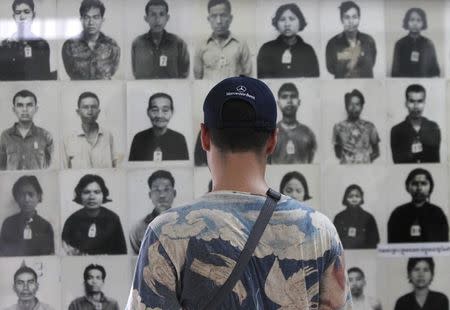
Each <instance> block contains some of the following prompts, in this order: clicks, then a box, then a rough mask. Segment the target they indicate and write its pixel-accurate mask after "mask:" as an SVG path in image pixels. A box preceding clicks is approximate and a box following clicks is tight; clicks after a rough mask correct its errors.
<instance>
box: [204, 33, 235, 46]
mask: <svg viewBox="0 0 450 310" xmlns="http://www.w3.org/2000/svg"><path fill="white" fill-rule="evenodd" d="M232 40H234V41H236V42H239V40H238V39H237V38H236V37H235V36H234V35H233V34H232V33H231V31H230V32H229V34H228V38H227V39H226V40H225V41H224V43H223V46H225V45H228V43H230V41H232ZM211 41H213V42H216V41H215V40H214V38H213V35H212V34H211V35H210V36H209V38H208V39H207V40H206V43H209V42H211Z"/></svg>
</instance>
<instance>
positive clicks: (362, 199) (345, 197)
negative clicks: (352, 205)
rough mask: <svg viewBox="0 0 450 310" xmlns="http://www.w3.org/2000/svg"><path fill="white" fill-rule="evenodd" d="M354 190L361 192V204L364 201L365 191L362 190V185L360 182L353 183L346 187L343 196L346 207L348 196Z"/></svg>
mask: <svg viewBox="0 0 450 310" xmlns="http://www.w3.org/2000/svg"><path fill="white" fill-rule="evenodd" d="M353 190H357V191H359V193H360V194H361V204H363V203H364V191H363V190H362V188H361V186H359V185H358V184H351V185H349V186H347V188H346V189H345V192H344V196H343V197H342V204H343V205H344V206H346V207H348V203H347V196H348V194H350V192H351V191H353Z"/></svg>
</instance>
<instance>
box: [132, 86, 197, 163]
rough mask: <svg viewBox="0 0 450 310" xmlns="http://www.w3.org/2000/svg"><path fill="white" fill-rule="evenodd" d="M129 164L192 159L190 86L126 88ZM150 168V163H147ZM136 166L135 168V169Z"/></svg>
mask: <svg viewBox="0 0 450 310" xmlns="http://www.w3.org/2000/svg"><path fill="white" fill-rule="evenodd" d="M127 138H128V141H127V144H128V149H129V156H128V162H129V165H130V164H131V163H134V164H138V163H142V162H150V161H151V162H153V165H161V163H164V162H169V161H170V164H171V165H172V164H173V162H174V161H184V163H181V164H183V165H186V161H188V160H189V159H191V158H192V156H191V155H190V154H191V152H192V151H191V149H192V148H191V146H190V145H188V143H187V141H192V112H191V89H190V87H189V84H188V82H182V81H171V82H170V83H167V82H162V81H155V82H152V83H151V84H150V85H149V84H148V82H130V83H128V84H127ZM147 165H148V163H147ZM133 166H135V165H133Z"/></svg>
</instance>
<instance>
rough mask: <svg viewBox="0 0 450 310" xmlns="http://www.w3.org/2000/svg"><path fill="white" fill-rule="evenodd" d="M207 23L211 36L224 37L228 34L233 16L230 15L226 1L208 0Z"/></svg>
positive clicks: (229, 7) (229, 4)
mask: <svg viewBox="0 0 450 310" xmlns="http://www.w3.org/2000/svg"><path fill="white" fill-rule="evenodd" d="M208 21H209V24H210V25H211V28H212V31H213V35H215V36H225V35H227V34H228V31H229V29H230V25H231V22H232V21H233V15H231V3H230V1H228V0H209V2H208Z"/></svg>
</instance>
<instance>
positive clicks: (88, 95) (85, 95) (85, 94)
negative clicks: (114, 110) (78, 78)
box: [77, 91, 100, 107]
mask: <svg viewBox="0 0 450 310" xmlns="http://www.w3.org/2000/svg"><path fill="white" fill-rule="evenodd" d="M84 98H95V99H96V100H97V102H98V105H100V99H98V96H97V95H96V94H94V93H93V92H90V91H85V92H83V93H81V95H80V96H79V97H78V103H77V105H78V107H80V103H81V100H83V99H84Z"/></svg>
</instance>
